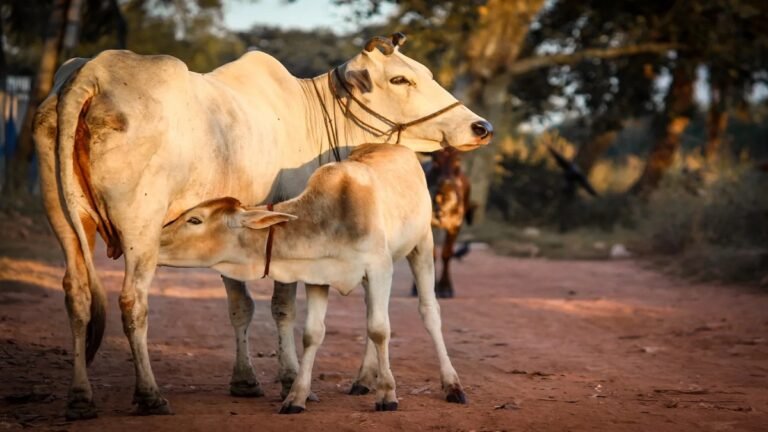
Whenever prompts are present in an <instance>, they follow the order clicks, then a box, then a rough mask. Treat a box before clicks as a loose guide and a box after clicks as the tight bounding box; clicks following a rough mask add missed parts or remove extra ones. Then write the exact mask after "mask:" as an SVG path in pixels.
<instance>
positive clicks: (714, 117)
mask: <svg viewBox="0 0 768 432" xmlns="http://www.w3.org/2000/svg"><path fill="white" fill-rule="evenodd" d="M710 89H711V90H710V94H711V101H710V103H709V112H708V113H707V144H706V146H705V147H704V156H705V157H706V159H707V162H708V163H713V162H714V161H716V160H717V158H718V156H719V154H720V148H721V147H722V145H723V136H724V135H725V129H726V128H727V127H728V111H727V110H726V109H727V108H726V94H725V92H726V84H725V83H724V82H722V81H721V82H719V83H717V84H716V85H712V86H711V87H710Z"/></svg>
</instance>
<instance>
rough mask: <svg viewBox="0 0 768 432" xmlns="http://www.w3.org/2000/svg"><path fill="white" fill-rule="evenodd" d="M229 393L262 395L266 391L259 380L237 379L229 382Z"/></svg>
mask: <svg viewBox="0 0 768 432" xmlns="http://www.w3.org/2000/svg"><path fill="white" fill-rule="evenodd" d="M229 394H231V395H232V396H235V397H261V396H264V391H263V390H262V389H261V386H260V385H259V383H258V382H254V381H236V382H231V383H229Z"/></svg>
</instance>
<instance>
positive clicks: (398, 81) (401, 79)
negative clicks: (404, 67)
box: [389, 75, 411, 85]
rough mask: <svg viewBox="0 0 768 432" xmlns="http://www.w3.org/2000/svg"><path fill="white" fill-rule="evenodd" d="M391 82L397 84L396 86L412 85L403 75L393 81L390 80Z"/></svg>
mask: <svg viewBox="0 0 768 432" xmlns="http://www.w3.org/2000/svg"><path fill="white" fill-rule="evenodd" d="M389 82H391V83H392V84H395V85H403V84H410V83H411V82H410V81H408V79H407V78H406V77H404V76H402V75H398V76H396V77H394V78H392V79H391V80H389Z"/></svg>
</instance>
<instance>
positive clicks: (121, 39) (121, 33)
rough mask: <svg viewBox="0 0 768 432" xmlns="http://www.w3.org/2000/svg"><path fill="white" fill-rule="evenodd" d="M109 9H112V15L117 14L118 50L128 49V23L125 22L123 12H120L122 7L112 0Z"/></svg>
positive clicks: (115, 0)
mask: <svg viewBox="0 0 768 432" xmlns="http://www.w3.org/2000/svg"><path fill="white" fill-rule="evenodd" d="M109 7H110V8H111V9H112V13H114V14H115V33H116V34H117V48H118V49H128V22H127V21H126V20H125V16H124V15H123V11H122V10H120V5H119V4H117V0H110V1H109Z"/></svg>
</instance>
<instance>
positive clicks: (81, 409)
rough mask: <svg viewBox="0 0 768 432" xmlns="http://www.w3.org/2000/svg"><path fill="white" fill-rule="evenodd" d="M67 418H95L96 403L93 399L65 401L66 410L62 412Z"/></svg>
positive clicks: (71, 419)
mask: <svg viewBox="0 0 768 432" xmlns="http://www.w3.org/2000/svg"><path fill="white" fill-rule="evenodd" d="M64 416H65V417H66V418H67V420H70V421H74V420H88V419H92V418H96V417H97V416H98V414H97V413H96V405H94V403H93V401H86V400H76V401H71V402H69V403H67V410H66V412H65V413H64Z"/></svg>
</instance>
